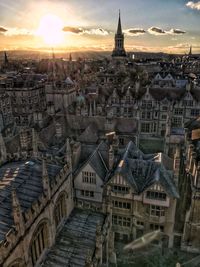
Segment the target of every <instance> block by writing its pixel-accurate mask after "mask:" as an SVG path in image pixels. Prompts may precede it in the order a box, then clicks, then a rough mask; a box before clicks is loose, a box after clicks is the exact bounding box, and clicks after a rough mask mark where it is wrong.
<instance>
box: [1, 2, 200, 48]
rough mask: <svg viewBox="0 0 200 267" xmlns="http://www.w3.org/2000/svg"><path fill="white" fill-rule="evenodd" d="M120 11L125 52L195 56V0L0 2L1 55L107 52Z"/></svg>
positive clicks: (199, 24)
mask: <svg viewBox="0 0 200 267" xmlns="http://www.w3.org/2000/svg"><path fill="white" fill-rule="evenodd" d="M119 9H120V12H121V21H122V28H123V32H124V34H125V48H126V50H127V51H146V52H168V53H188V51H189V47H190V46H191V45H192V50H193V53H200V1H198V0H194V1H188V0H123V1H122V0H0V50H16V49H17V50H18V49H27V50H29V49H30V50H33V49H34V50H43V49H49V48H51V47H54V49H57V50H69V51H70V50H72V51H73V50H97V51H98V50H99V51H107V50H108V51H111V50H112V49H113V45H114V41H113V40H114V34H115V32H116V28H117V21H118V13H119Z"/></svg>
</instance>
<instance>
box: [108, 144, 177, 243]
mask: <svg viewBox="0 0 200 267" xmlns="http://www.w3.org/2000/svg"><path fill="white" fill-rule="evenodd" d="M171 163H172V162H171ZM170 165H171V164H170V159H169V158H168V157H167V156H166V155H164V154H162V153H158V154H151V155H148V154H143V153H142V152H141V151H140V150H139V149H138V148H137V147H136V146H135V145H134V144H133V143H132V142H130V143H129V144H128V145H127V147H126V149H125V151H124V153H123V154H122V156H121V158H120V160H119V161H118V162H117V164H116V165H115V168H114V171H113V172H111V174H110V177H109V180H108V182H107V184H106V185H107V198H108V199H109V201H110V202H112V218H113V231H114V232H115V238H116V239H125V240H129V239H131V238H132V239H135V238H138V237H140V236H141V235H143V234H145V233H147V232H150V231H153V230H158V229H160V230H161V231H162V232H163V234H164V236H165V237H166V239H167V244H168V246H169V247H172V246H173V238H174V222H175V217H174V216H175V209H176V200H177V198H179V194H178V192H177V189H176V186H175V182H174V178H173V172H172V166H170Z"/></svg>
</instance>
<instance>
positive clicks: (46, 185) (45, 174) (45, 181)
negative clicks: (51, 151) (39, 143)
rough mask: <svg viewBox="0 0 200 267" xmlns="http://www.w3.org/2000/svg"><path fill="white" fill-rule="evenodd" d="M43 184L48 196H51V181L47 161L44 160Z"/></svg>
mask: <svg viewBox="0 0 200 267" xmlns="http://www.w3.org/2000/svg"><path fill="white" fill-rule="evenodd" d="M42 184H43V190H44V191H45V193H46V194H47V196H48V198H50V196H51V190H50V183H49V175H48V171H47V166H46V161H45V160H44V159H43V160H42Z"/></svg>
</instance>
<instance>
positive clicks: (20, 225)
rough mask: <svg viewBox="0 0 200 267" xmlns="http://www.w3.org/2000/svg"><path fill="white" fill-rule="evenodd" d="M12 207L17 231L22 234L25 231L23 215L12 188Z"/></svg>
mask: <svg viewBox="0 0 200 267" xmlns="http://www.w3.org/2000/svg"><path fill="white" fill-rule="evenodd" d="M12 208H13V219H14V223H15V226H16V229H17V231H18V232H20V235H21V236H22V235H23V234H24V231H25V225H24V217H23V214H22V209H21V205H20V202H19V199H18V197H17V193H16V190H15V189H13V190H12Z"/></svg>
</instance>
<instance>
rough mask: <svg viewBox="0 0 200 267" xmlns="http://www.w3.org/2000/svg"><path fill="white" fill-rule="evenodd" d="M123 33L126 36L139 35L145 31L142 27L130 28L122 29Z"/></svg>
mask: <svg viewBox="0 0 200 267" xmlns="http://www.w3.org/2000/svg"><path fill="white" fill-rule="evenodd" d="M124 33H125V34H126V35H128V36H139V35H143V34H145V33H146V31H145V30H144V29H139V28H131V29H126V30H124Z"/></svg>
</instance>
